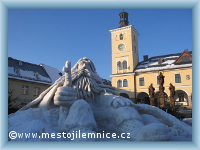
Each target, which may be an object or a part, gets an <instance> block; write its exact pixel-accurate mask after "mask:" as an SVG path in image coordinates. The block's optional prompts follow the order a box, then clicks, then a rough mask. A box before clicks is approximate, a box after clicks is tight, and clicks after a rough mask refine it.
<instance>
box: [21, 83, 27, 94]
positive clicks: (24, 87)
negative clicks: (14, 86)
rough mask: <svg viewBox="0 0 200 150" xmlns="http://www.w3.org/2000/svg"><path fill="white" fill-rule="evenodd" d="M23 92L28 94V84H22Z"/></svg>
mask: <svg viewBox="0 0 200 150" xmlns="http://www.w3.org/2000/svg"><path fill="white" fill-rule="evenodd" d="M21 94H22V95H28V86H26V85H22V89H21Z"/></svg>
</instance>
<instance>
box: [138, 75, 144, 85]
mask: <svg viewBox="0 0 200 150" xmlns="http://www.w3.org/2000/svg"><path fill="white" fill-rule="evenodd" d="M139 85H140V86H144V77H142V78H139Z"/></svg>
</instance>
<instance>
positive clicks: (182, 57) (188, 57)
mask: <svg viewBox="0 0 200 150" xmlns="http://www.w3.org/2000/svg"><path fill="white" fill-rule="evenodd" d="M186 62H192V55H191V54H190V53H188V50H187V49H186V50H184V52H183V53H182V54H181V55H180V56H179V58H177V60H176V61H175V62H174V64H177V63H186Z"/></svg>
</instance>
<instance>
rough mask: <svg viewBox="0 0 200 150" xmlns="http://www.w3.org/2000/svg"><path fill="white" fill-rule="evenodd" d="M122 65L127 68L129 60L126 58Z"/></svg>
mask: <svg viewBox="0 0 200 150" xmlns="http://www.w3.org/2000/svg"><path fill="white" fill-rule="evenodd" d="M122 65H123V69H127V61H126V60H124V61H123V62H122Z"/></svg>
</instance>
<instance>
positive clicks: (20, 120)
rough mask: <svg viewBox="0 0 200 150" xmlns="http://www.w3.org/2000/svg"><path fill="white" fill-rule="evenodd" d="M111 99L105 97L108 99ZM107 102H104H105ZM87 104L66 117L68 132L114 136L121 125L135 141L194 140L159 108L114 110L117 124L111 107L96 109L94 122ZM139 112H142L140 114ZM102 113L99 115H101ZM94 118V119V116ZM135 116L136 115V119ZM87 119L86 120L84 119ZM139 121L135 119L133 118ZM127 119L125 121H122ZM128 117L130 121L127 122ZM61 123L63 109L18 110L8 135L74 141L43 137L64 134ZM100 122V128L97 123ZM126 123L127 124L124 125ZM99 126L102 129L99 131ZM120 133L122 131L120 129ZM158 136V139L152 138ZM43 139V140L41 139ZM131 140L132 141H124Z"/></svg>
mask: <svg viewBox="0 0 200 150" xmlns="http://www.w3.org/2000/svg"><path fill="white" fill-rule="evenodd" d="M106 99H107V100H108V98H105V99H104V100H106ZM104 100H103V101H104ZM88 106H89V105H87V102H85V101H84V100H78V101H77V103H74V105H72V107H71V108H70V110H69V115H68V116H67V117H66V121H65V125H67V128H69V130H68V132H67V133H74V132H75V131H78V130H81V132H84V133H87V132H88V133H93V134H95V135H97V134H98V132H101V134H103V132H104V131H105V132H106V133H107V132H110V133H113V130H115V129H117V126H118V124H123V126H120V128H123V131H126V128H127V132H125V133H128V132H131V134H133V135H134V139H136V140H140V139H143V138H144V137H145V139H146V140H148V141H159V140H165V141H166V140H170V141H191V140H192V128H191V127H190V126H188V125H187V124H185V123H184V122H181V121H180V120H178V119H176V118H175V117H174V116H171V115H170V114H167V113H166V112H164V111H163V110H160V109H159V108H156V107H152V106H150V105H146V104H134V106H133V107H135V108H136V109H133V110H134V112H135V113H131V114H126V113H124V108H125V109H126V110H129V111H131V109H132V108H131V107H119V108H117V112H116V108H113V110H114V111H113V112H115V115H116V116H118V117H119V118H118V121H117V123H114V122H113V118H110V119H109V115H111V117H114V116H113V115H114V114H112V113H111V114H109V115H106V114H108V112H109V111H108V110H109V109H110V108H109V107H108V106H106V107H104V108H102V107H98V109H97V107H93V112H94V116H96V119H95V120H94V119H93V117H94V116H93V115H92V113H91V112H92V110H91V108H90V107H88ZM137 111H138V112H137ZM97 113H98V114H97ZM91 115H92V116H91ZM132 115H133V116H132ZM81 116H83V117H81ZM133 117H134V118H135V119H134V120H131V118H133ZM122 118H123V119H122ZM124 118H126V119H125V120H127V119H128V120H127V121H125V120H124ZM58 120H59V107H57V108H54V109H50V110H44V109H42V108H29V109H28V110H25V111H18V112H16V113H14V114H11V115H9V118H8V122H9V123H8V132H11V131H15V132H16V133H17V134H20V135H22V134H24V135H25V133H26V134H28V133H30V134H34V135H36V134H37V138H36V137H35V136H29V137H28V138H27V137H25V136H23V137H18V138H16V139H11V138H9V140H11V141H72V140H71V139H70V138H63V137H61V136H60V138H55V137H54V138H52V137H48V136H47V137H46V138H40V137H41V136H42V134H43V133H45V134H47V133H48V134H49V135H50V134H55V135H58V134H61V133H62V132H63V131H65V130H64V129H63V128H62V127H60V126H59V125H58ZM95 121H96V122H97V126H96V123H95ZM124 121H125V122H124ZM100 125H102V126H106V127H107V128H106V129H105V128H101V127H100ZM97 127H98V129H97ZM132 129H133V130H132ZM119 131H120V129H119ZM152 135H156V136H152ZM39 136H40V137H39ZM75 140H81V141H82V140H84V141H87V140H98V141H99V140H100V141H101V140H104V141H105V140H107V141H109V140H112V141H113V140H120V139H114V138H107V139H106V138H103V139H88V138H86V139H75ZM123 140H130V139H123Z"/></svg>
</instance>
